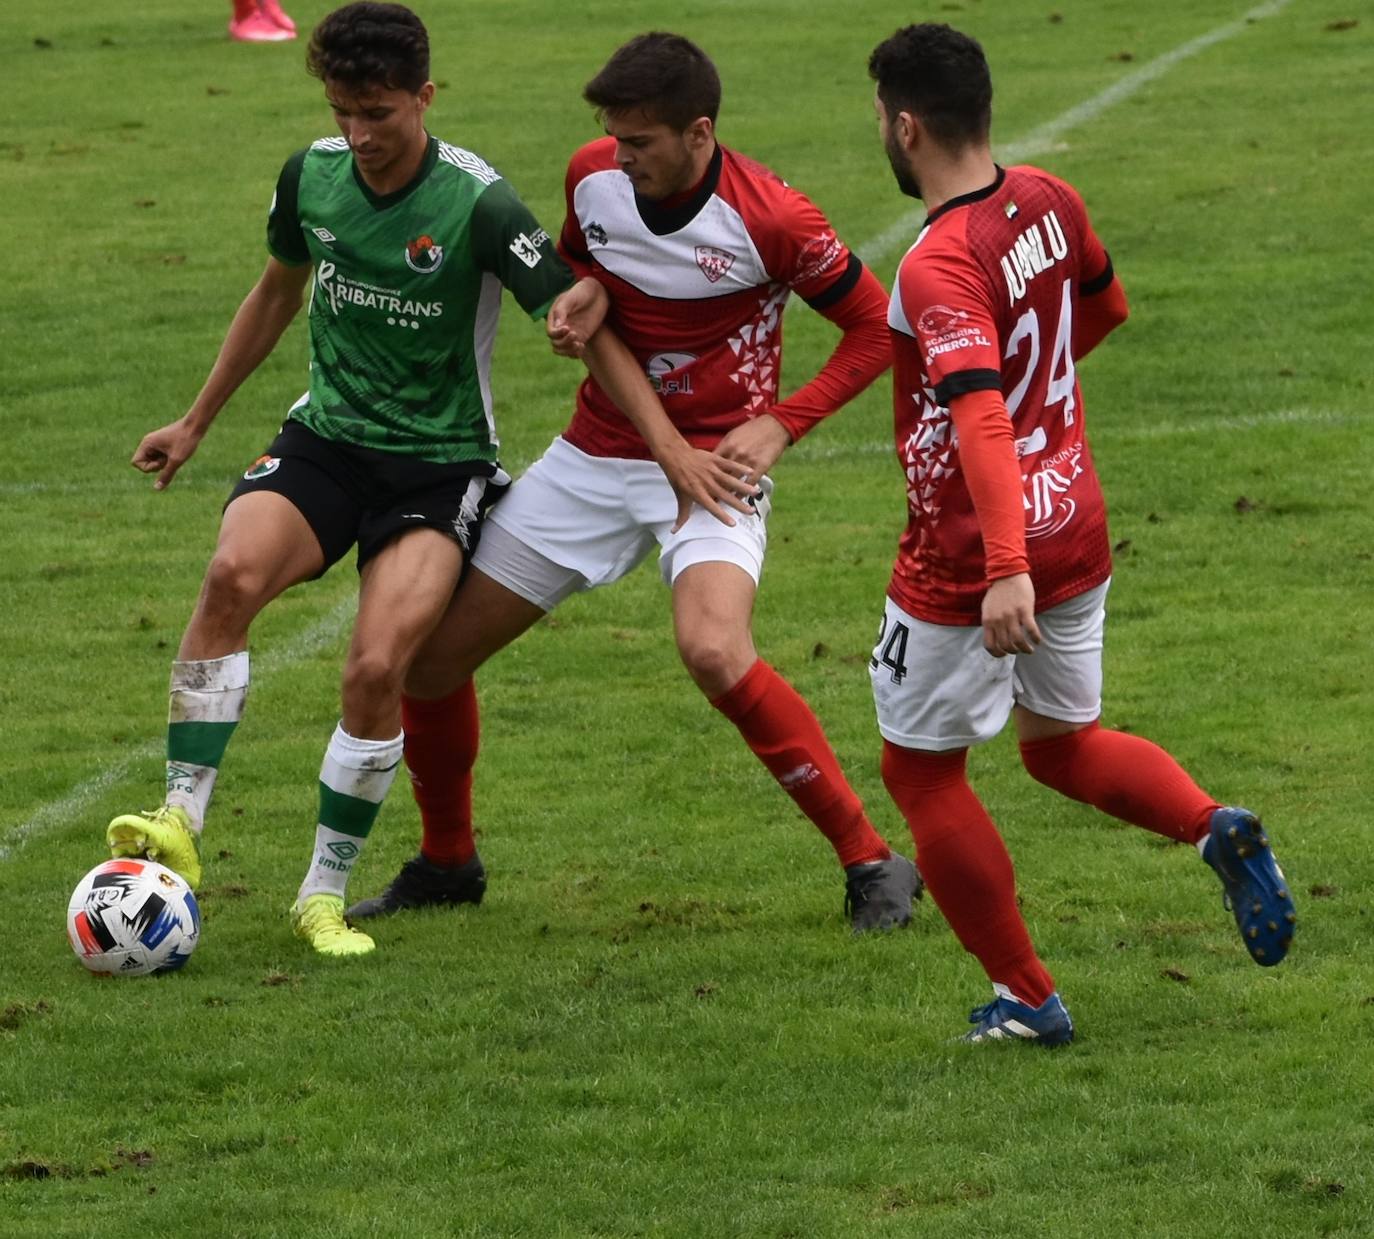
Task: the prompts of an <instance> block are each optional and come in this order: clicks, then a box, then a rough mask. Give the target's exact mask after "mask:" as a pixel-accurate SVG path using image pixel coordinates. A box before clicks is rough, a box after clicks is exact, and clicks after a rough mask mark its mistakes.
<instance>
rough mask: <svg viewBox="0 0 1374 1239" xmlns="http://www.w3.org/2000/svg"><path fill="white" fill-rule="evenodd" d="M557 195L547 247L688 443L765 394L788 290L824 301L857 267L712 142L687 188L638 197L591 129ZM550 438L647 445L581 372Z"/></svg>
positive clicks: (726, 425)
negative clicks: (579, 278)
mask: <svg viewBox="0 0 1374 1239" xmlns="http://www.w3.org/2000/svg"><path fill="white" fill-rule="evenodd" d="M566 191H567V203H568V211H567V218H566V220H565V221H564V225H563V233H562V236H561V237H560V238H559V246H558V248H559V251H560V252H561V253H562V254H563V256H564V257H565V258H566V259H567V260H568V262H569V263H570V264H571V265H572V267H573V268H574V270H575V271H576V272H577V273H578V274H579V275H587V274H592V275H594V276H595V277H596V278H597V279H599V280H600V281H601V282H602V283H603V284H605V285H606V287H607V290H608V292H609V293H610V299H611V308H610V311H609V313H608V315H607V322H608V323H610V325H611V326H612V327H613V328H614V330H615V332H616V333H617V334H618V335H619V336H620V338H621V339H622V340H623V341H624V342H625V344H626V346H627V347H628V348H629V349H630V351H631V352H632V353H633V354H634V356H635V358H636V359H637V360H638V361H639V362H640V364H641V365H643V366H644V368H645V370H646V371H647V373H648V375H649V378H650V381H651V382H652V383H653V385H654V388H655V389H656V390H657V392H658V394H659V397H660V399H661V400H662V402H663V407H664V409H665V410H667V413H668V416H669V418H670V419H671V420H672V422H673V424H674V425H675V426H676V427H677V428H678V430H679V431H681V432H682V434H683V436H684V437H685V438H686V439H687V440H688V442H689V443H691V444H692V445H693V446H694V447H700V448H713V447H715V445H716V444H717V443H718V442H719V440H720V439H721V437H722V436H723V435H724V434H725V433H726V432H727V431H729V430H731V429H732V428H733V427H735V426H737V425H739V424H740V423H741V422H744V421H746V420H748V419H749V418H751V417H754V416H756V415H757V414H759V413H761V412H763V411H764V410H766V409H768V408H769V407H770V406H772V405H774V404H775V403H776V402H777V400H778V381H779V371H780V368H781V364H782V311H783V307H784V305H785V304H786V302H787V298H788V296H789V294H790V293H791V291H792V290H793V289H795V290H796V292H797V293H798V294H799V295H800V296H802V297H803V298H804V299H805V300H806V301H807V302H808V303H809V304H810V305H811V306H813V307H814V308H816V309H818V310H823V309H825V308H826V307H828V306H831V305H833V304H835V303H836V302H837V301H839V300H840V299H841V298H842V297H844V296H845V294H846V293H848V292H849V291H850V290H851V289H852V288H853V287H854V286H855V285H856V284H857V283H858V282H859V279H860V277H861V276H864V274H865V273H864V269H863V265H862V263H860V262H859V260H858V258H856V257H854V256H853V255H851V254H850V252H849V250H848V249H847V248H846V247H845V245H844V243H843V242H841V241H840V240H839V239H838V238H837V237H836V236H835V232H834V229H832V228H831V227H830V224H829V223H828V222H827V221H826V218H825V216H824V215H823V214H822V213H821V211H820V210H819V208H817V207H816V206H815V204H814V203H812V202H811V201H810V199H808V198H807V197H806V196H805V195H804V194H801V193H798V192H797V191H796V190H795V189H792V188H791V187H790V186H788V185H787V184H786V183H785V182H784V181H782V180H781V179H780V178H779V177H778V176H776V175H775V174H774V173H773V172H770V171H769V170H768V169H767V168H765V167H763V166H762V165H761V164H757V163H755V162H753V161H752V160H750V159H747V158H745V157H744V156H742V155H739V154H737V153H736V152H734V151H730V150H727V149H725V148H724V147H721V146H717V148H716V152H715V154H714V156H713V157H712V160H711V163H710V166H709V168H708V169H707V172H706V175H705V177H704V178H703V180H702V182H701V184H700V185H699V186H697V187H696V188H695V189H693V190H692V191H690V192H689V193H687V194H685V195H681V196H679V197H677V198H672V199H667V200H665V201H662V202H650V201H648V200H647V199H644V198H640V197H637V196H636V194H635V192H634V186H633V184H632V182H631V181H630V179H629V177H627V176H626V175H625V174H624V173H623V172H621V171H620V169H619V168H618V167H617V166H616V162H615V139H613V138H601V139H598V140H597V141H595V142H591V143H588V144H587V145H586V146H584V147H582V149H581V150H579V151H577V152H576V154H574V155H573V157H572V160H571V161H570V163H569V165H568V175H567V181H566ZM870 377H871V376H870ZM563 437H564V438H565V439H566V440H567V441H568V442H569V443H571V444H573V445H574V446H575V447H577V448H579V449H581V450H582V451H584V452H587V453H588V454H590V455H593V456H621V457H631V458H637V459H648V458H649V455H650V453H649V450H648V447H647V446H646V445H645V443H644V441H643V439H642V438H641V437H640V435H639V432H638V431H637V430H635V428H634V427H633V425H631V423H630V422H629V421H628V420H627V419H626V418H625V416H624V414H622V413H621V412H620V410H619V409H617V408H616V407H615V405H614V404H613V403H612V402H611V400H610V399H609V398H608V397H607V396H606V394H605V393H604V392H603V391H602V390H601V389H600V387H598V386H597V384H596V383H595V382H594V381H593V380H592V379H590V378H588V379H587V380H586V381H585V382H584V383H583V384H582V386H581V388H580V390H579V391H578V394H577V411H576V413H575V414H574V415H573V419H572V422H571V424H570V425H569V427H568V429H567V430H565V431H564V432H563Z"/></svg>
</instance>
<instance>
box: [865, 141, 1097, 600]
mask: <svg viewBox="0 0 1374 1239" xmlns="http://www.w3.org/2000/svg"><path fill="white" fill-rule="evenodd" d="M1112 278H1113V277H1112V268H1111V262H1110V260H1109V258H1108V257H1107V253H1106V251H1105V250H1104V249H1103V248H1102V243H1101V242H1100V241H1099V240H1098V239H1097V237H1096V235H1095V234H1094V233H1093V230H1092V227H1091V225H1090V224H1089V222H1088V216H1087V212H1086V210H1085V209H1084V207H1083V202H1082V199H1081V198H1079V196H1078V194H1077V193H1076V192H1075V191H1074V190H1073V188H1072V187H1071V186H1069V185H1067V184H1065V183H1064V182H1063V181H1060V180H1058V179H1056V178H1055V177H1053V176H1050V175H1049V174H1048V173H1046V172H1042V171H1041V170H1039V169H1038V168H1030V167H1016V168H1010V169H1006V170H1003V169H1000V168H999V169H998V172H997V179H996V180H995V181H994V182H993V184H992V185H991V186H989V187H988V188H987V189H983V190H979V191H977V192H975V193H971V194H965V195H963V196H961V197H958V198H954V199H951V200H950V201H949V202H946V203H945V204H944V205H942V206H941V207H939V208H938V209H937V210H936V211H934V212H932V213H931V215H930V217H929V218H928V219H927V221H926V224H925V227H924V228H922V230H921V233H920V235H919V236H918V237H917V238H916V243H915V245H913V246H912V247H911V249H910V250H908V251H907V254H906V256H905V257H904V258H903V259H902V263H901V266H900V268H899V269H898V273H897V282H896V286H895V287H894V289H893V292H892V299H891V302H890V303H889V307H888V320H887V321H888V326H889V328H890V329H891V332H892V347H893V365H894V369H893V412H894V424H895V430H896V439H897V455H898V458H899V459H900V461H901V463H902V468H903V470H904V471H905V473H906V478H907V527H906V530H905V532H904V533H903V534H902V538H901V541H900V544H899V547H898V553H897V562H896V564H895V566H894V568H893V573H892V581H891V584H890V585H889V587H888V594H889V596H890V597H891V598H892V599H893V601H895V602H896V603H897V604H898V606H900V607H901V608H902V609H903V610H904V611H906V612H908V613H909V614H911V615H914V616H916V617H917V618H918V619H922V620H926V621H927V622H929V623H935V624H961V625H962V624H978V623H979V622H981V605H982V599H983V594H984V593H985V592H986V589H987V580H986V576H985V572H984V551H983V540H982V535H981V533H980V530H979V524H978V517H977V515H976V513H975V511H974V506H973V501H972V499H971V497H970V495H969V490H968V486H967V484H966V482H965V479H964V476H963V473H962V470H961V465H960V459H959V443H958V436H957V435H956V434H955V432H954V423H953V421H952V420H951V417H950V412H949V408H948V405H949V402H950V401H951V400H953V399H954V398H955V397H957V396H959V395H962V394H964V393H966V392H974V391H1000V392H1001V394H1002V397H1003V399H1004V400H1005V403H1006V410H1007V413H1008V414H1009V415H1010V417H1011V422H1012V433H1013V435H1014V437H1015V440H1016V454H1017V457H1018V460H1019V463H1020V469H1021V479H1022V487H1023V491H1022V503H1023V505H1024V509H1025V517H1026V558H1027V560H1028V561H1029V565H1030V574H1031V580H1032V583H1033V584H1034V586H1035V596H1036V611H1037V612H1038V611H1044V610H1047V609H1049V608H1050V607H1052V606H1055V605H1056V604H1057V603H1060V602H1063V601H1065V600H1066V599H1068V598H1072V597H1073V596H1074V595H1076V594H1080V593H1082V592H1083V591H1084V590H1087V589H1091V588H1093V587H1094V586H1096V585H1099V584H1101V583H1102V582H1103V581H1104V580H1106V579H1107V577H1108V575H1109V574H1110V572H1111V555H1110V550H1109V547H1108V540H1107V515H1106V508H1105V506H1104V504H1103V500H1102V488H1101V486H1100V485H1099V483H1098V479H1097V474H1096V471H1095V470H1094V468H1093V463H1092V457H1091V455H1090V454H1089V451H1088V443H1087V440H1086V438H1085V437H1084V433H1083V397H1082V393H1081V392H1080V390H1079V387H1078V378H1077V376H1076V374H1075V371H1074V352H1073V339H1074V323H1075V319H1076V314H1077V310H1078V300H1079V296H1080V294H1085V295H1092V294H1093V293H1096V292H1099V291H1101V290H1102V289H1104V288H1106V287H1107V286H1108V285H1109V284H1111V282H1112ZM999 416H1000V414H999Z"/></svg>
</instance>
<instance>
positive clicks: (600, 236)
mask: <svg viewBox="0 0 1374 1239" xmlns="http://www.w3.org/2000/svg"><path fill="white" fill-rule="evenodd" d="M582 235H583V236H584V237H586V238H587V244H588V245H608V244H609V243H610V240H611V238H610V237H609V236H607V234H606V230H605V229H604V228H603V227H602V226H601V225H600V224H598V223H597V222H596V220H592V222H591V223H590V224H588V225H587V226H586V227H585V228H584V229H582Z"/></svg>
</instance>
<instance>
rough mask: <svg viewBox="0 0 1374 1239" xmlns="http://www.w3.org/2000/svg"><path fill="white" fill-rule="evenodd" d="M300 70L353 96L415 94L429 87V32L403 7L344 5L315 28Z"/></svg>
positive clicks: (363, 4)
mask: <svg viewBox="0 0 1374 1239" xmlns="http://www.w3.org/2000/svg"><path fill="white" fill-rule="evenodd" d="M305 64H306V68H308V69H309V70H310V72H311V73H312V74H314V76H315V77H317V78H319V79H320V80H321V81H324V82H338V83H339V85H341V86H344V87H346V88H347V89H348V90H350V91H352V92H354V93H355V94H361V93H365V92H366V91H368V90H376V89H379V88H380V89H382V90H408V91H410V92H411V93H412V94H418V93H419V90H420V88H421V87H422V86H423V85H424V84H425V83H426V82H427V81H429V31H427V30H426V29H425V24H424V22H422V21H421V20H420V19H419V18H418V17H416V16H415V14H414V13H412V12H411V11H410V10H409V9H408V8H406V7H405V5H403V4H372V3H360V4H346V5H344V6H343V8H341V9H335V10H334V11H333V12H332V13H330V14H329V16H328V17H326V18H325V19H324V20H323V21H322V22H320V24H319V25H318V26H316V27H315V30H314V33H313V34H311V36H310V48H309V50H308V51H307V52H306V55H305Z"/></svg>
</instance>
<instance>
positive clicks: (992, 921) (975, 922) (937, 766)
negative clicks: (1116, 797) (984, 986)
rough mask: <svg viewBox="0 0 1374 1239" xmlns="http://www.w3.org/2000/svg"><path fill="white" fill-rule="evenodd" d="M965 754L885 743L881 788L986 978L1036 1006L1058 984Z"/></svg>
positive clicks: (933, 892) (950, 919) (943, 908)
mask: <svg viewBox="0 0 1374 1239" xmlns="http://www.w3.org/2000/svg"><path fill="white" fill-rule="evenodd" d="M967 759H968V751H967V750H966V749H957V750H954V751H952V752H947V753H926V752H918V751H917V750H915V749H904V748H901V747H899V746H898V745H895V744H892V743H890V742H888V741H884V742H883V782H884V783H885V784H886V785H887V790H888V793H889V795H891V797H892V799H893V800H894V801H895V802H896V804H897V807H898V808H899V809H900V810H901V811H902V816H903V817H904V818H906V820H907V824H908V825H909V826H910V827H911V837H912V839H914V840H915V842H916V864H917V866H918V867H919V868H920V870H921V876H922V877H923V878H924V879H925V881H926V889H927V890H929V891H930V893H931V896H932V897H933V898H934V900H935V902H936V904H938V905H939V908H940V911H941V912H943V913H944V915H945V920H947V921H948V922H949V926H950V928H951V929H952V930H954V935H955V937H957V938H958V939H959V941H960V942H961V943H962V944H963V946H964V949H965V950H966V951H968V953H969V954H970V955H972V956H974V957H975V958H976V959H977V960H978V962H979V963H980V964H982V965H983V971H984V972H986V973H987V974H988V979H989V980H991V981H993V982H995V983H998V984H1001V985H1005V986H1006V987H1007V988H1008V989H1009V990H1010V991H1011V992H1012V993H1013V994H1014V995H1016V997H1017V998H1019V999H1020V1000H1021V1001H1022V1002H1025V1003H1029V1004H1030V1005H1031V1006H1033V1007H1038V1006H1039V1005H1040V1004H1041V1003H1042V1002H1044V1001H1045V999H1046V998H1048V997H1049V996H1050V995H1051V994H1052V993H1054V979H1053V978H1052V977H1051V976H1050V974H1049V973H1048V972H1047V971H1046V969H1045V965H1044V964H1042V963H1041V962H1040V960H1039V958H1038V957H1037V956H1036V954H1035V947H1034V946H1033V945H1031V940H1030V934H1029V933H1028V932H1027V931H1026V923H1025V921H1023V920H1022V919H1021V911H1020V909H1019V908H1018V907H1017V906H1016V874H1015V872H1014V871H1013V870H1012V867H1011V857H1010V856H1008V855H1007V849H1006V845H1005V844H1004V843H1003V842H1002V836H1001V835H1000V834H998V833H997V827H996V826H994V825H993V822H992V819H991V818H990V817H989V816H988V814H987V810H986V809H984V808H983V804H982V802H981V801H980V800H979V799H978V797H977V795H976V794H975V793H974V790H973V788H972V787H970V786H969V783H968V779H967V777H966V776H965V773H964V767H965V763H966V761H967Z"/></svg>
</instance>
